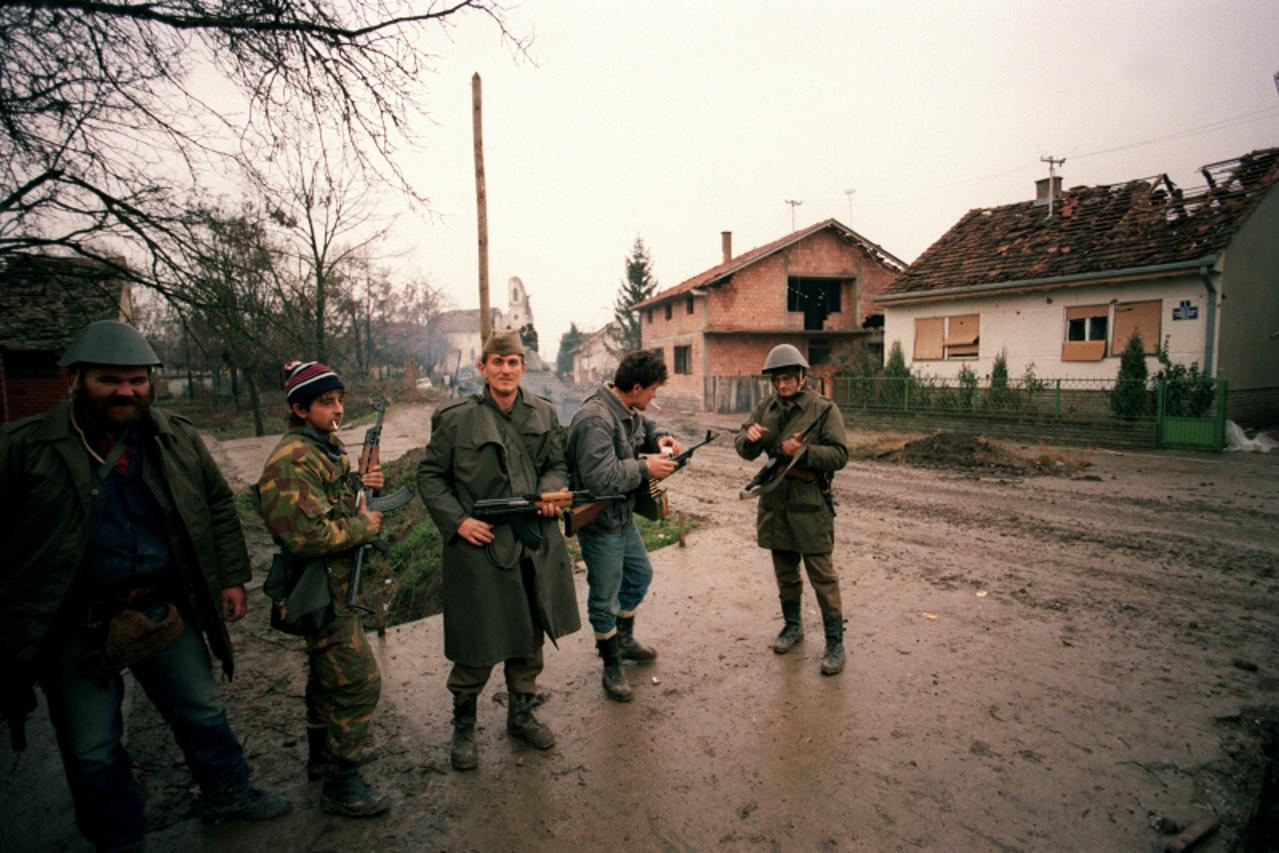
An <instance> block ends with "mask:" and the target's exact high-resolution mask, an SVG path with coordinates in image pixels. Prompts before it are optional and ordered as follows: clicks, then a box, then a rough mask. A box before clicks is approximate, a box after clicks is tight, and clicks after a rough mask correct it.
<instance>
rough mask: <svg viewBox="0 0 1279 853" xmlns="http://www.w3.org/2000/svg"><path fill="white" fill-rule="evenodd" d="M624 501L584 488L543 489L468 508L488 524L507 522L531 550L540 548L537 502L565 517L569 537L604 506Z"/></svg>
mask: <svg viewBox="0 0 1279 853" xmlns="http://www.w3.org/2000/svg"><path fill="white" fill-rule="evenodd" d="M624 500H626V495H597V494H594V493H592V492H588V491H585V490H582V491H576V492H571V491H569V490H568V489H560V490H559V491H558V492H543V493H542V494H540V495H537V494H529V495H517V496H514V497H509V498H485V499H483V500H478V501H476V502H475V505H474V506H472V507H471V515H472V516H473V517H475V518H478V519H479V520H480V521H485V522H488V523H490V524H503V523H505V524H509V525H511V532H512V533H514V534H515V538H516V539H518V540H520V542H522V543H523V544H525V545H527V546H528V547H529V548H532V549H534V550H536V549H538V548H541V547H542V534H541V532H539V531H538V529H537V519H536V517H532V518H530V516H537V515H539V514H540V513H541V509H540V508H539V507H538V504H539V503H549V504H552V505H554V506H555V508H556V509H558V510H560V512H561V513H563V516H564V535H565V536H572V535H573V534H574V533H576V532H577V531H578V530H580V529H582V527H584V526H585V525H587V524H590V523H591V522H592V521H594V520H595V517H596V516H597V515H599V514H600V512H601V511H603V509H604V507H606V506H608V505H609V504H611V503H616V502H618V501H624Z"/></svg>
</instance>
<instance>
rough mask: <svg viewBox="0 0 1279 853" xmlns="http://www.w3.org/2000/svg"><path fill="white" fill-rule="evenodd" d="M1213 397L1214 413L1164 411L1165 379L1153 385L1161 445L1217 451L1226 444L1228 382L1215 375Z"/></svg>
mask: <svg viewBox="0 0 1279 853" xmlns="http://www.w3.org/2000/svg"><path fill="white" fill-rule="evenodd" d="M1213 384H1214V386H1215V390H1216V392H1217V393H1216V398H1215V400H1214V401H1213V408H1214V409H1215V410H1216V411H1215V414H1212V413H1211V412H1212V410H1209V411H1210V414H1208V415H1205V416H1203V417H1198V418H1189V417H1181V416H1177V415H1169V414H1168V412H1167V405H1168V389H1167V383H1165V382H1163V381H1160V382H1159V385H1158V388H1157V389H1156V398H1157V399H1156V403H1155V422H1156V435H1158V436H1159V438H1158V441H1159V446H1160V447H1183V448H1190V449H1193V450H1212V451H1216V452H1217V453H1220V452H1221V451H1222V450H1224V449H1225V446H1226V390H1227V385H1228V383H1227V382H1226V380H1224V379H1218V380H1216V382H1214V383H1213Z"/></svg>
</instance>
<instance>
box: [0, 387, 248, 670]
mask: <svg viewBox="0 0 1279 853" xmlns="http://www.w3.org/2000/svg"><path fill="white" fill-rule="evenodd" d="M142 429H143V434H144V436H145V439H144V444H145V445H146V447H147V452H149V453H151V452H154V453H155V455H156V458H157V459H158V461H159V463H160V464H159V469H160V472H161V475H162V478H163V480H164V484H165V486H166V487H167V489H168V492H169V496H170V498H171V499H172V503H173V508H174V512H175V514H176V516H177V518H178V520H179V522H180V528H181V529H180V530H179V531H176V534H177V535H176V537H175V541H176V544H177V549H176V553H175V554H174V557H175V559H176V560H177V565H178V569H179V571H180V572H181V574H182V580H183V587H184V588H185V590H186V593H187V599H188V601H187V604H188V605H189V608H190V612H191V613H192V614H194V616H195V618H196V620H197V622H198V624H199V626H200V628H201V629H202V630H203V631H204V632H205V634H206V636H207V637H208V640H209V647H210V648H211V649H212V651H213V653H214V654H215V655H217V656H218V658H220V659H221V660H222V667H223V671H224V672H225V673H226V674H227V676H228V677H229V676H230V675H231V673H232V671H233V669H234V664H233V661H232V656H231V644H230V641H229V640H228V637H227V632H226V626H225V625H224V624H223V622H222V617H221V610H222V606H221V598H222V590H224V589H228V588H230V587H235V586H240V585H242V584H244V583H246V582H248V580H249V578H250V576H251V575H252V571H251V569H250V568H249V555H248V552H247V550H246V549H245V545H244V535H243V532H242V531H241V529H240V518H239V515H238V514H237V513H236V509H235V500H234V495H233V494H232V493H231V489H230V487H228V486H227V483H226V480H225V479H223V477H222V474H221V472H220V471H218V467H217V465H216V464H214V462H213V458H212V457H211V456H210V455H209V451H208V449H207V448H205V446H204V442H203V441H201V440H200V436H199V435H198V434H197V433H196V430H195V427H194V426H193V425H192V424H191V422H190V421H189V420H187V419H186V418H184V417H182V416H181V415H177V414H174V413H171V412H165V411H164V410H162V409H155V408H152V409H150V410H149V414H148V417H147V422H146V423H145V424H144V425H143V427H142ZM96 464H97V463H96V462H94V461H93V459H92V457H90V456H89V453H88V451H87V450H86V449H85V446H84V443H83V442H82V441H81V439H80V436H79V434H78V433H77V432H76V430H75V429H74V428H73V427H72V425H71V401H70V400H66V401H63V402H62V403H59V404H58V405H57V406H55V407H54V408H53V409H51V410H50V411H48V412H46V413H45V414H43V415H36V416H34V417H30V418H26V419H24V420H20V421H17V422H15V423H12V424H8V425H6V426H5V427H4V430H3V432H0V542H3V548H4V560H3V561H0V672H4V673H24V674H25V676H24V677H28V676H32V675H33V674H34V673H33V672H32V666H33V664H34V662H35V657H36V651H37V649H38V648H39V646H40V644H41V642H42V641H43V640H44V638H45V635H46V634H47V633H48V631H49V629H50V627H51V626H52V625H53V624H54V620H55V618H56V616H57V615H58V611H59V608H61V606H62V604H63V601H64V600H65V599H66V597H67V594H68V592H69V591H70V590H71V587H72V583H73V581H74V580H75V577H76V574H77V573H78V571H79V569H80V567H81V565H82V564H83V562H84V558H85V554H86V551H87V550H88V547H89V538H90V533H91V531H90V530H89V519H90V506H91V503H92V499H93V495H92V489H93V483H92V473H91V467H92V466H96Z"/></svg>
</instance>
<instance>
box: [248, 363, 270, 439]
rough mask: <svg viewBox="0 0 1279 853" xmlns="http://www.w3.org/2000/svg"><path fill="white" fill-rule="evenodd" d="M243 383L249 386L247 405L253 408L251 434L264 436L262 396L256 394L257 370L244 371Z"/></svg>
mask: <svg viewBox="0 0 1279 853" xmlns="http://www.w3.org/2000/svg"><path fill="white" fill-rule="evenodd" d="M244 381H245V382H246V383H248V386H249V405H250V406H252V407H253V434H254V435H256V436H259V437H260V436H264V435H266V424H264V423H263V422H262V395H261V394H259V393H258V377H257V370H255V369H252V368H250V369H248V370H245V371H244Z"/></svg>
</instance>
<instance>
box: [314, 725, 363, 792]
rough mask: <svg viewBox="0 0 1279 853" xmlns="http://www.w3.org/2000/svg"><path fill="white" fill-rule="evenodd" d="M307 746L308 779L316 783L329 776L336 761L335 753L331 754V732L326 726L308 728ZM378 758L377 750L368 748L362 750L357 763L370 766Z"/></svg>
mask: <svg viewBox="0 0 1279 853" xmlns="http://www.w3.org/2000/svg"><path fill="white" fill-rule="evenodd" d="M306 746H307V754H306V778H307V779H310V780H311V781H312V782H314V781H315V780H316V779H323V778H324V777H326V776H328V775H329V771H331V770H332V769H333V763H334V761H336V759H335V758H334V757H333V753H331V752H329V730H328V729H327V728H325V727H324V726H307V727H306ZM376 758H377V750H375V749H373V747H371V746H366V747H364V748H363V749H361V750H360V757H359V758H357V759H356V761H355V763H356V764H368V763H369V762H370V761H373V760H374V759H376Z"/></svg>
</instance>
